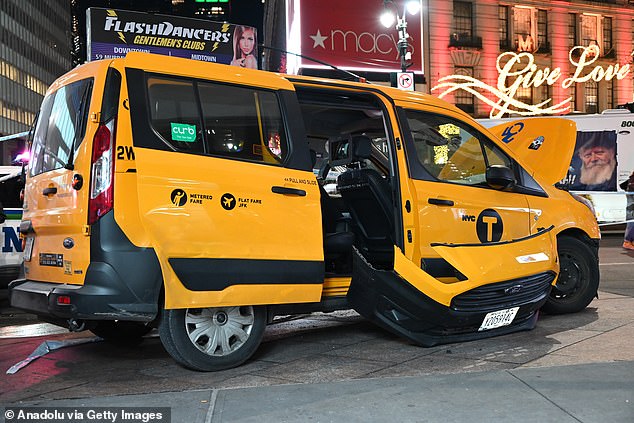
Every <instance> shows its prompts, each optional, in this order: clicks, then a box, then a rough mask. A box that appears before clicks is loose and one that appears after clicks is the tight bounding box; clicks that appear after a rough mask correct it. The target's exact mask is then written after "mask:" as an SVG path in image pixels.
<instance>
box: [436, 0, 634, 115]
mask: <svg viewBox="0 0 634 423" xmlns="http://www.w3.org/2000/svg"><path fill="white" fill-rule="evenodd" d="M427 2H428V4H427V13H428V16H432V17H433V18H432V19H429V20H428V22H429V27H428V31H427V34H428V43H429V44H428V48H427V49H426V50H427V51H428V54H429V59H428V60H427V63H428V64H429V66H428V68H427V69H426V77H427V81H428V87H427V88H428V89H429V90H430V91H431V93H432V94H436V95H441V94H442V93H445V92H446V91H451V92H447V93H446V94H445V99H446V100H448V101H450V102H452V103H454V104H456V105H457V106H458V107H460V108H461V109H463V110H465V111H467V112H468V113H470V114H472V115H474V116H476V117H489V116H493V115H495V116H496V117H500V116H502V115H504V116H508V115H514V114H529V115H530V114H549V112H553V113H552V114H562V113H571V112H582V113H597V112H601V111H602V110H605V109H610V108H613V107H616V106H617V105H619V104H624V103H628V102H632V101H633V100H634V98H633V97H634V84H633V81H634V79H633V76H634V69H633V67H632V59H633V56H632V53H633V50H634V1H632V0H606V1H583V0H576V1H562V0H546V1H541V0H539V1H538V0H522V1H508V0H504V1H499V0H477V1H469V0H454V1H446V0H427ZM458 87H463V88H458ZM452 89H453V90H452ZM527 106H533V107H527ZM535 106H537V107H535Z"/></svg>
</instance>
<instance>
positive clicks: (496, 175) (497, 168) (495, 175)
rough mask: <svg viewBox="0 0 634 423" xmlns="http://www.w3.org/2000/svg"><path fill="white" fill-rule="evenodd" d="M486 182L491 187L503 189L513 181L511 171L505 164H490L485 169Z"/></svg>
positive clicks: (513, 177)
mask: <svg viewBox="0 0 634 423" xmlns="http://www.w3.org/2000/svg"><path fill="white" fill-rule="evenodd" d="M486 181H487V184H489V186H490V187H491V188H493V189H499V190H502V189H505V188H509V187H511V186H512V185H513V184H514V183H515V176H514V175H513V171H512V170H511V169H509V168H508V167H506V166H502V165H492V166H489V167H488V168H487V171H486Z"/></svg>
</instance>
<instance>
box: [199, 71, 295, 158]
mask: <svg viewBox="0 0 634 423" xmlns="http://www.w3.org/2000/svg"><path fill="white" fill-rule="evenodd" d="M198 89H199V92H200V100H201V104H202V112H203V117H204V123H205V132H206V137H207V144H208V148H209V151H208V152H209V154H211V155H215V156H222V157H229V158H236V159H242V160H250V161H258V162H264V163H271V164H281V163H282V162H283V161H284V159H285V158H286V156H287V154H288V144H287V140H286V135H285V131H284V126H283V122H282V116H281V112H280V106H279V104H278V101H277V97H276V95H275V94H274V93H272V92H268V91H260V90H254V89H251V88H243V87H236V86H229V85H221V84H212V83H206V82H201V83H200V84H199V85H198Z"/></svg>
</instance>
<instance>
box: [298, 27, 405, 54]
mask: <svg viewBox="0 0 634 423" xmlns="http://www.w3.org/2000/svg"><path fill="white" fill-rule="evenodd" d="M310 38H312V40H313V49H316V48H317V47H320V48H323V49H325V50H328V48H330V51H339V52H343V53H349V52H353V53H365V54H383V55H388V54H392V53H393V54H394V59H395V60H398V59H399V52H398V46H397V41H398V40H396V39H395V38H394V36H393V35H388V34H385V33H373V32H367V31H364V32H356V31H350V30H348V31H344V30H341V29H332V30H331V31H330V35H322V34H321V31H320V30H319V29H318V30H317V32H316V33H315V35H310ZM410 46H411V47H410V48H411V49H412V50H414V47H413V46H412V45H411V44H410Z"/></svg>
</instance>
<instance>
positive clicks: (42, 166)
mask: <svg viewBox="0 0 634 423" xmlns="http://www.w3.org/2000/svg"><path fill="white" fill-rule="evenodd" d="M91 92H92V78H91V79H84V80H81V81H77V82H73V83H72V84H68V85H65V86H63V87H61V88H60V89H59V90H57V91H55V92H54V93H52V94H49V95H48V96H47V97H46V98H45V99H44V101H43V102H42V106H41V108H40V113H39V117H38V120H37V123H36V126H35V132H34V135H33V148H32V151H33V154H32V157H33V158H32V160H31V163H30V171H29V172H30V175H31V176H34V175H39V174H40V173H43V172H48V171H51V170H55V169H60V168H62V167H64V165H65V164H66V163H67V161H68V158H69V155H70V149H71V148H72V147H73V146H74V149H75V151H76V150H77V148H78V147H79V145H80V143H81V140H82V139H83V137H84V134H85V130H86V120H87V119H88V107H87V106H88V104H89V103H90V95H91Z"/></svg>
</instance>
